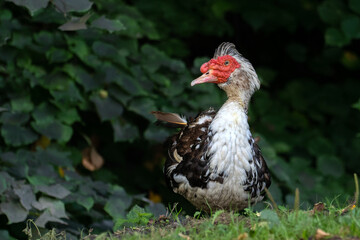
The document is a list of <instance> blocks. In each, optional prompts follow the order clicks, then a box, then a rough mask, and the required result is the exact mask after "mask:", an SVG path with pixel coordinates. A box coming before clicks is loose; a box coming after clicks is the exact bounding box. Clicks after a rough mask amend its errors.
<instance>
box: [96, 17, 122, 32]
mask: <svg viewBox="0 0 360 240" xmlns="http://www.w3.org/2000/svg"><path fill="white" fill-rule="evenodd" d="M91 27H94V28H99V29H103V30H107V31H108V32H110V33H113V32H116V31H121V30H124V29H125V26H124V24H122V22H121V21H119V20H118V19H117V20H111V19H108V18H106V17H105V16H101V17H99V18H97V19H95V20H94V21H93V22H92V23H91Z"/></svg>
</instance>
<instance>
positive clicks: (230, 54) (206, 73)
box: [191, 42, 260, 104]
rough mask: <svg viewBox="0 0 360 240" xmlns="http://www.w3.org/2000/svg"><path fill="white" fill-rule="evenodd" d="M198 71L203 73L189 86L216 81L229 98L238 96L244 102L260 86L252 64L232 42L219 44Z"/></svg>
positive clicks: (247, 100)
mask: <svg viewBox="0 0 360 240" xmlns="http://www.w3.org/2000/svg"><path fill="white" fill-rule="evenodd" d="M200 71H201V72H202V73H203V75H201V76H200V77H198V78H197V79H195V80H193V81H192V82H191V86H194V85H196V84H200V83H216V84H217V85H218V86H219V87H220V88H221V89H223V90H224V91H225V92H226V94H227V96H228V97H229V98H231V97H237V98H240V99H241V100H242V101H243V102H244V103H246V104H247V103H248V102H249V100H250V98H251V95H252V94H253V93H254V92H255V91H256V90H258V89H259V88H260V81H259V78H258V76H257V74H256V72H255V70H254V68H253V66H252V65H251V63H250V62H249V61H248V60H247V59H246V58H244V57H243V56H242V55H241V54H240V53H239V52H238V51H237V50H236V48H235V45H234V44H232V43H228V42H224V43H222V44H220V46H219V47H218V48H217V49H216V50H215V54H214V57H213V58H212V59H211V60H210V61H208V62H206V63H204V64H203V65H202V66H201V68H200Z"/></svg>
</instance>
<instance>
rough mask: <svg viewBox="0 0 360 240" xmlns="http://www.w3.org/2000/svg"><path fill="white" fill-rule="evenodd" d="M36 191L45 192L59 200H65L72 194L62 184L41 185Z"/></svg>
mask: <svg viewBox="0 0 360 240" xmlns="http://www.w3.org/2000/svg"><path fill="white" fill-rule="evenodd" d="M36 189H37V190H38V191H40V192H43V193H45V194H47V195H49V196H51V197H54V198H58V199H63V198H65V197H66V196H68V195H69V194H70V193H71V192H70V191H69V190H67V189H66V188H64V187H63V186H62V185H60V184H58V183H57V184H54V185H50V186H48V185H40V186H37V187H36Z"/></svg>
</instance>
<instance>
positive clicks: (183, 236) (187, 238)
mask: <svg viewBox="0 0 360 240" xmlns="http://www.w3.org/2000/svg"><path fill="white" fill-rule="evenodd" d="M179 237H181V238H184V239H186V240H191V238H190V237H189V236H187V235H185V234H182V233H179Z"/></svg>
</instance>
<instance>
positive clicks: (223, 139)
mask: <svg viewBox="0 0 360 240" xmlns="http://www.w3.org/2000/svg"><path fill="white" fill-rule="evenodd" d="M201 71H202V72H203V73H204V74H203V75H202V76H200V77H199V78H197V79H195V80H194V81H193V82H192V83H191V85H192V86H193V85H196V84H200V83H206V82H212V83H216V84H218V86H219V87H220V88H221V89H222V90H224V91H225V92H226V94H227V96H228V100H227V101H226V102H225V103H224V105H223V106H222V107H221V108H220V109H219V111H217V112H216V111H215V110H214V109H209V110H207V111H204V112H202V113H200V114H199V115H198V116H197V117H196V118H194V119H193V120H191V121H186V119H184V118H182V117H180V116H179V115H177V114H173V113H161V112H153V114H154V115H155V116H156V117H157V119H158V120H160V121H163V122H167V123H169V124H170V125H171V126H175V127H181V128H182V129H181V131H180V132H179V133H178V134H176V135H174V136H172V137H170V138H169V139H168V140H167V148H168V157H167V160H166V163H165V168H164V173H165V177H166V181H167V183H168V184H169V186H171V188H172V189H173V190H174V192H176V193H179V194H181V195H183V196H184V197H185V198H186V199H188V200H189V201H190V202H191V203H192V204H193V205H194V206H196V207H197V208H198V209H203V210H205V211H208V210H209V208H210V209H212V210H216V209H229V210H230V209H231V210H241V209H244V208H245V207H247V206H248V205H249V203H248V200H250V204H253V203H256V202H258V201H261V200H262V199H263V194H264V189H265V187H269V186H270V183H271V181H270V173H269V170H268V168H267V165H266V162H265V160H264V158H263V157H262V155H261V152H260V149H259V147H258V145H257V144H256V142H255V141H254V139H253V137H252V134H251V132H250V129H249V125H248V121H247V118H248V117H247V109H248V104H249V101H250V98H251V96H252V94H253V93H254V92H255V91H256V90H257V89H259V87H260V81H259V79H258V77H257V74H256V72H255V70H254V68H253V67H252V65H251V64H250V63H249V61H248V60H247V59H245V58H244V57H242V55H241V54H240V53H238V51H237V50H236V49H235V45H234V44H232V43H222V44H221V45H220V46H219V47H218V48H217V49H216V51H215V55H214V58H213V59H212V60H210V61H209V62H208V63H205V64H204V65H203V66H202V67H201Z"/></svg>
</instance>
